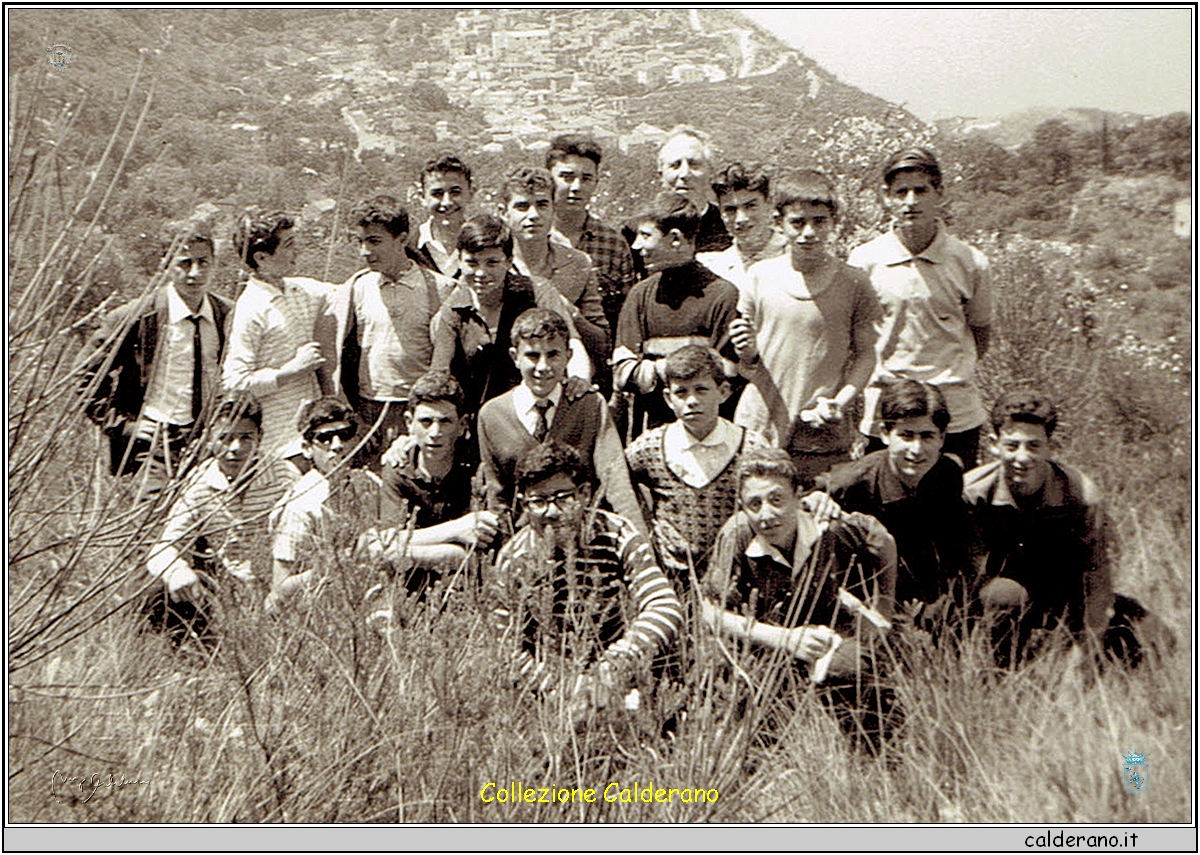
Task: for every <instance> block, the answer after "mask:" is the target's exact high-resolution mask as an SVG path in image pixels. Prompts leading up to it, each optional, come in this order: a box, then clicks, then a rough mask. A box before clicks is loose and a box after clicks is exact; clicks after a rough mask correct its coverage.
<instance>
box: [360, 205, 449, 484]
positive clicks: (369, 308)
mask: <svg viewBox="0 0 1200 855" xmlns="http://www.w3.org/2000/svg"><path fill="white" fill-rule="evenodd" d="M350 217H351V220H352V221H353V222H355V223H356V224H357V226H358V244H359V249H360V252H361V254H362V257H363V260H364V261H366V263H367V269H365V270H360V271H359V272H358V273H355V274H354V275H353V276H352V277H350V281H349V282H347V283H346V287H347V288H349V298H350V307H349V312H348V319H347V329H346V333H345V341H344V346H343V348H342V359H341V365H340V373H341V378H342V389H343V390H344V392H345V394H346V399H347V400H348V401H350V403H351V404H352V405H353V406H354V408H355V410H356V412H357V413H358V420H359V423H360V424H363V425H365V426H367V428H368V429H370V428H371V426H375V433H374V434H373V435H372V436H371V438H370V439H369V440H368V441H367V443H366V444H365V445H364V446H363V448H362V450H361V451H360V452H359V453H358V455H357V456H356V463H358V464H359V465H366V466H369V467H370V468H371V469H373V470H376V471H378V469H379V456H380V453H381V452H382V450H383V449H385V448H387V447H388V446H390V445H391V444H392V442H393V440H395V438H396V437H397V436H398V435H399V434H401V433H403V432H404V411H405V406H406V404H407V402H408V394H409V388H410V387H411V386H412V384H413V381H415V380H416V379H417V378H418V377H420V376H421V375H422V374H424V373H425V372H426V371H428V370H429V362H430V360H431V359H432V358H433V342H432V341H431V339H430V337H429V324H430V321H432V319H433V316H434V315H435V314H436V313H437V310H438V309H439V308H440V307H441V304H442V299H443V298H444V297H445V296H446V293H448V292H449V286H448V284H447V285H446V286H445V288H444V290H443V287H444V286H443V282H445V283H448V282H449V280H446V279H445V278H444V277H439V276H438V275H437V274H435V273H433V272H431V271H429V270H427V269H425V268H423V267H421V266H419V265H417V264H414V263H413V262H412V260H411V259H410V258H409V257H408V254H407V244H408V211H406V210H405V208H404V206H403V205H401V204H400V203H399V202H398V201H397V200H395V199H393V198H392V197H391V196H376V197H375V198H373V199H368V200H367V201H365V202H362V203H360V204H359V205H358V207H357V208H355V209H354V211H352V212H351V214H350ZM376 422H378V423H379V424H378V425H376Z"/></svg>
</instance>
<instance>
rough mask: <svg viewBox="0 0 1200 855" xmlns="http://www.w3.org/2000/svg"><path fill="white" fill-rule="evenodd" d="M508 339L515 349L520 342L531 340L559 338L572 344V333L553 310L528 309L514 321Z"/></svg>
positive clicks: (561, 317)
mask: <svg viewBox="0 0 1200 855" xmlns="http://www.w3.org/2000/svg"><path fill="white" fill-rule="evenodd" d="M508 337H509V340H510V341H511V342H512V343H513V347H516V346H517V342H518V341H528V340H529V339H531V338H543V339H546V338H556V337H557V338H561V339H562V340H563V341H566V342H570V340H571V331H570V329H569V328H568V327H567V322H566V321H565V320H563V316H562V315H560V314H559V313H558V312H555V311H553V310H552V309H543V308H541V307H540V306H539V307H536V308H533V309H526V310H525V311H524V312H522V313H521V314H520V315H518V316H517V319H516V320H515V321H513V325H512V329H511V330H510V331H509V334H508Z"/></svg>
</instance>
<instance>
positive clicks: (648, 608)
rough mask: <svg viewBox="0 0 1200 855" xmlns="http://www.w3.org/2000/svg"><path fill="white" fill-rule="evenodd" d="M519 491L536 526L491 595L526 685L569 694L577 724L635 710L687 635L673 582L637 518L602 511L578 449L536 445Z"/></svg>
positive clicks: (507, 559) (502, 569)
mask: <svg viewBox="0 0 1200 855" xmlns="http://www.w3.org/2000/svg"><path fill="white" fill-rule="evenodd" d="M516 487H517V490H518V496H519V499H520V501H521V503H522V505H523V506H524V508H525V510H526V511H527V514H526V519H527V520H528V522H527V524H526V525H524V526H523V527H522V528H521V529H520V530H519V531H518V532H517V533H516V535H515V536H514V537H513V539H512V540H511V541H509V542H508V543H507V544H506V545H505V546H504V548H503V549H502V550H501V551H500V555H499V558H498V560H497V562H496V566H495V568H494V570H493V571H492V573H491V575H490V578H489V579H488V586H487V593H488V599H489V600H490V602H491V606H492V611H493V615H494V616H495V621H496V629H497V633H498V635H499V637H500V639H501V641H502V643H508V644H510V645H513V646H515V647H516V648H517V650H516V653H515V659H514V663H513V664H514V667H515V669H516V670H517V671H518V673H519V675H520V676H519V681H520V682H521V683H522V684H525V685H529V686H532V687H533V688H534V689H535V690H536V691H538V692H540V693H543V694H549V693H552V692H561V693H562V694H563V696H565V697H566V698H567V699H568V701H569V702H570V703H571V706H572V713H573V715H574V716H575V717H576V718H577V719H578V718H580V717H586V715H587V714H588V713H589V712H590V711H591V710H595V709H603V708H606V707H610V706H612V705H616V704H617V703H618V702H620V701H621V699H622V698H624V699H626V704H627V705H628V703H629V700H628V699H629V698H630V695H631V690H632V689H633V688H635V687H636V686H637V685H638V683H639V682H643V683H644V682H645V681H646V679H647V677H648V675H649V673H650V666H651V665H652V664H653V663H654V661H655V659H656V658H658V657H661V656H662V655H663V654H665V653H667V652H668V651H669V650H670V649H671V648H672V647H673V646H674V644H675V641H676V638H677V636H678V634H679V628H680V625H681V624H682V621H683V614H682V609H681V608H680V605H679V599H678V597H676V595H675V591H674V590H673V589H672V587H671V583H670V582H668V581H667V578H666V576H664V575H663V572H662V570H660V569H659V568H658V565H657V563H656V562H655V560H654V552H653V551H652V550H651V548H650V544H649V543H648V542H647V541H646V539H645V537H643V536H642V534H641V533H640V532H638V530H637V529H636V528H635V527H634V526H633V524H632V523H631V522H630V521H629V520H627V519H625V518H623V517H621V516H619V515H617V514H613V513H608V512H607V511H601V510H595V509H594V508H593V506H592V501H591V498H592V492H591V483H590V480H589V478H588V473H587V469H586V467H585V466H584V462H583V459H582V456H581V455H580V454H579V453H578V452H577V451H576V450H575V449H573V448H570V447H569V446H566V445H562V444H560V443H558V442H556V441H554V440H549V441H548V442H545V443H541V444H538V445H535V446H533V447H532V448H530V449H529V450H528V451H527V452H526V453H525V454H524V455H522V457H521V460H520V462H519V463H518V465H517V472H516ZM639 678H640V679H639Z"/></svg>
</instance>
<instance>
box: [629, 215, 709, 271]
mask: <svg viewBox="0 0 1200 855" xmlns="http://www.w3.org/2000/svg"><path fill="white" fill-rule="evenodd" d="M632 249H633V251H634V252H637V253H640V254H641V256H642V261H644V262H645V264H646V272H647V273H658V272H659V271H660V270H666V269H667V268H668V267H677V266H679V265H680V264H686V263H687V262H689V261H691V260H692V256H693V255H695V248H694V246H693V244H692V243H691V242H689V241H686V240H684V239H683V235H681V234H680V233H679V230H678V229H671V233H670V234H667V235H664V234H663V233H662V232H661V231H659V228H658V226H657V225H655V224H654V223H652V222H649V221H646V222H642V223H638V227H637V235H636V237H634V240H633V247H632Z"/></svg>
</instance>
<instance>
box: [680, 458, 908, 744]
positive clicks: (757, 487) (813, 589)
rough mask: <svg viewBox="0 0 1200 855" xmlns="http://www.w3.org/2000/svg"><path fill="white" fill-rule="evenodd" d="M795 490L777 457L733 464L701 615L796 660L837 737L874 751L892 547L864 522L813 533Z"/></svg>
mask: <svg viewBox="0 0 1200 855" xmlns="http://www.w3.org/2000/svg"><path fill="white" fill-rule="evenodd" d="M799 489H800V477H799V473H798V471H797V469H796V466H795V464H794V463H793V462H792V460H791V459H790V458H789V456H788V455H787V454H786V453H785V452H783V451H781V450H780V449H775V448H769V449H766V450H764V451H761V452H755V453H751V454H747V455H746V457H745V458H744V459H743V460H742V461H741V464H740V466H739V467H738V500H739V505H740V508H741V509H740V510H739V511H738V513H737V514H736V515H735V516H733V517H732V518H731V519H730V520H729V521H728V522H727V523H726V524H725V525H724V527H723V528H722V529H721V532H720V534H719V535H718V536H717V544H716V547H715V548H714V550H713V556H712V559H711V560H710V561H709V564H708V574H707V576H706V577H705V579H704V590H703V597H702V599H701V614H702V617H703V618H704V620H705V622H706V623H708V625H709V626H710V627H711V628H712V629H713V630H714V631H716V632H717V633H720V634H728V635H733V636H735V637H738V638H743V639H745V640H746V641H749V642H752V643H754V644H758V645H763V646H766V647H769V648H773V649H775V650H779V651H782V652H783V653H785V654H787V655H788V656H790V657H794V658H795V659H796V660H797V661H798V662H799V663H800V673H801V674H802V675H803V676H806V677H807V678H808V679H809V680H811V681H812V682H813V683H814V684H822V685H827V686H828V688H829V696H828V698H826V699H827V700H828V701H829V702H831V703H832V706H833V708H834V710H835V712H836V713H837V715H838V718H839V721H840V722H841V724H842V726H843V728H844V729H846V730H847V731H850V732H852V733H854V734H856V735H860V736H863V737H865V739H866V741H867V744H868V745H870V746H873V747H874V748H878V746H879V740H880V737H881V734H882V730H883V727H882V725H881V723H880V722H879V720H878V718H877V717H876V712H877V711H878V710H879V709H881V708H882V706H883V703H882V699H881V697H880V695H879V691H878V687H877V686H876V683H875V674H876V671H877V668H878V664H877V656H876V648H877V646H878V644H877V643H878V642H879V640H880V639H881V638H882V634H883V633H884V632H886V630H887V629H888V628H890V626H891V624H890V620H891V617H892V610H893V604H894V594H895V588H896V543H895V541H894V540H893V539H892V536H891V535H890V534H888V533H887V530H886V529H885V528H884V527H883V525H882V524H881V523H879V522H878V521H877V520H875V519H874V518H873V517H869V516H866V515H864V514H857V513H850V514H845V515H844V516H842V517H841V518H840V519H835V520H832V521H830V522H829V523H828V525H826V526H821V525H818V523H817V521H816V519H815V518H814V517H812V516H811V515H810V514H809V513H808V512H807V511H806V510H805V509H804V508H803V507H802V506H801V501H800V495H799Z"/></svg>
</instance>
